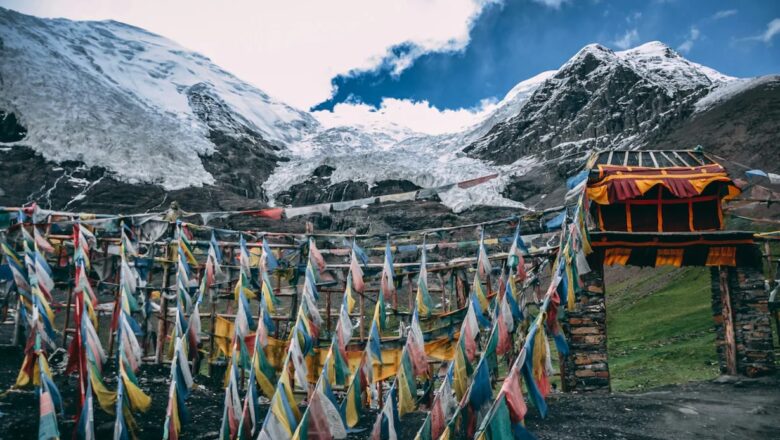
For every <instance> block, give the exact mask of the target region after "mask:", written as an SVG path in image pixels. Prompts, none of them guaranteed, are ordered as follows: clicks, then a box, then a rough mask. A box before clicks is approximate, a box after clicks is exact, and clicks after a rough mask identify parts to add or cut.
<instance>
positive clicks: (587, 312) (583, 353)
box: [561, 252, 611, 392]
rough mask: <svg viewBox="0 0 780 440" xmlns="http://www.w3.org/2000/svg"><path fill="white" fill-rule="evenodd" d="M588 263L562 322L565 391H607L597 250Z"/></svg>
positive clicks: (603, 308) (604, 315) (604, 309)
mask: <svg viewBox="0 0 780 440" xmlns="http://www.w3.org/2000/svg"><path fill="white" fill-rule="evenodd" d="M588 263H589V264H590V267H591V269H592V272H590V273H588V274H585V275H583V276H582V281H583V282H584V284H585V292H583V293H581V294H579V295H578V296H577V303H576V305H575V309H574V310H573V311H567V312H566V319H565V320H564V322H563V329H564V332H565V333H566V337H567V339H568V341H569V356H567V357H566V358H564V359H563V368H562V376H563V377H562V383H563V390H564V391H567V392H609V391H610V389H611V388H610V383H609V364H608V362H607V307H606V300H605V298H604V276H603V264H602V259H601V253H600V252H594V253H593V254H591V255H590V256H589V258H588ZM561 307H565V305H564V304H562V305H561Z"/></svg>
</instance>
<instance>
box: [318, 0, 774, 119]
mask: <svg viewBox="0 0 780 440" xmlns="http://www.w3.org/2000/svg"><path fill="white" fill-rule="evenodd" d="M556 3H557V2H551V4H553V6H549V5H548V4H544V2H534V1H530V0H516V1H507V2H506V3H505V4H503V5H501V4H496V5H489V6H487V7H486V9H485V10H484V11H483V12H482V14H481V15H480V17H479V18H478V19H477V20H475V21H474V23H473V27H472V29H471V40H470V42H469V44H468V45H467V46H466V48H465V49H464V50H463V51H459V52H434V53H427V54H424V55H422V56H420V57H419V58H417V59H416V60H415V61H414V64H413V65H412V66H411V67H409V68H407V69H406V70H403V71H402V72H401V73H400V74H398V73H397V72H394V71H393V63H392V62H386V63H384V64H383V65H382V66H380V67H379V68H378V69H375V70H372V71H364V72H352V73H349V74H346V75H340V76H337V77H336V78H334V79H333V85H334V86H336V93H335V95H334V96H333V97H332V98H331V99H328V100H326V101H324V102H322V103H320V104H318V105H316V106H315V109H318V110H325V109H327V110H331V109H333V107H334V105H335V104H337V103H340V102H362V103H366V104H369V105H372V106H379V105H380V104H381V103H382V100H383V98H399V99H410V100H414V101H421V100H425V101H428V102H429V103H430V104H431V105H433V106H435V107H437V108H439V109H456V108H471V107H475V106H478V105H479V103H480V102H481V101H482V100H484V99H486V98H497V99H500V98H501V97H502V96H503V95H504V94H505V93H506V92H507V91H508V90H510V89H511V88H512V86H514V85H515V84H516V83H517V82H518V81H520V80H522V79H525V78H528V77H530V76H533V75H535V74H537V73H539V72H541V71H544V70H550V69H556V68H558V67H559V66H560V65H561V64H562V63H564V62H565V61H566V60H567V59H568V58H570V57H571V56H572V55H573V54H574V53H576V52H577V51H578V50H579V49H580V48H582V46H584V45H586V44H588V43H593V42H596V43H600V44H603V45H605V46H607V47H610V48H612V49H615V50H619V49H624V48H626V47H633V46H635V45H638V44H641V43H643V42H647V41H652V40H660V41H662V42H664V43H666V44H667V45H669V46H671V47H672V48H675V49H677V50H678V51H679V52H680V53H682V54H683V55H684V56H685V57H687V58H689V59H690V60H692V61H696V62H698V63H701V64H704V65H707V66H710V67H713V68H715V69H716V70H719V71H721V72H723V73H725V74H728V75H732V76H740V77H742V76H756V75H765V74H770V73H780V33H777V35H774V34H773V33H772V31H771V30H769V31H768V28H767V27H768V25H769V23H770V21H771V20H772V19H775V18H777V17H780V1H777V0H775V1H722V0H721V1H711V0H696V1H683V0H678V1H669V0H667V1H607V0H603V1H570V2H563V3H561V4H560V5H558V6H557V7H556V6H555V4H556ZM778 26H780V25H778ZM404 51H409V45H400V46H397V47H395V48H394V52H395V53H396V54H397V53H403V52H404Z"/></svg>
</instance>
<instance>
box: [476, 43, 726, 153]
mask: <svg viewBox="0 0 780 440" xmlns="http://www.w3.org/2000/svg"><path fill="white" fill-rule="evenodd" d="M731 80H733V78H730V77H727V76H725V75H722V74H720V73H718V72H716V71H714V70H712V69H710V68H706V67H703V66H701V65H699V64H696V63H692V62H690V61H688V60H686V59H685V58H683V57H681V56H680V55H679V54H678V53H677V52H675V51H674V50H672V49H670V48H669V47H667V46H666V45H664V44H663V43H660V42H657V41H656V42H650V43H646V44H643V45H642V46H639V47H636V48H634V49H630V50H626V51H622V52H613V51H612V50H610V49H608V48H606V47H603V46H600V45H597V44H592V45H588V46H586V47H584V48H583V49H582V50H580V51H579V52H578V53H577V54H576V55H575V56H574V57H573V58H572V59H570V60H569V61H568V62H567V63H566V64H564V65H563V66H562V67H561V69H560V70H558V72H557V73H556V74H555V75H554V76H552V77H551V78H549V79H548V80H547V81H546V82H545V84H544V85H543V86H542V87H539V88H538V89H537V90H536V91H535V93H534V97H533V99H532V100H531V101H530V102H529V103H528V104H526V105H524V106H522V107H521V108H520V109H519V111H518V112H517V113H516V114H515V116H513V117H511V118H508V119H505V120H504V121H502V122H500V123H498V124H496V125H495V126H493V127H492V129H491V130H490V132H488V133H487V134H486V135H485V136H484V137H482V138H481V139H479V140H478V141H476V142H475V143H473V144H472V145H470V146H469V147H468V148H466V151H467V152H468V154H469V155H471V156H474V157H478V158H482V159H486V160H491V161H494V162H496V163H503V164H508V163H512V162H514V161H516V160H518V159H521V158H524V157H526V156H527V155H529V154H541V155H543V156H544V157H545V158H547V159H556V158H560V157H563V156H569V157H571V156H574V157H576V155H577V153H580V152H582V153H585V152H588V151H591V150H593V149H606V148H639V147H642V146H644V145H646V144H647V143H648V142H649V141H650V140H651V139H652V137H653V136H656V135H658V134H660V133H663V132H665V131H666V130H668V129H669V127H670V126H671V125H673V124H674V123H676V122H679V121H680V120H682V119H684V118H686V117H687V116H689V115H690V113H692V112H693V109H694V104H695V103H696V101H698V100H699V99H701V98H702V97H703V96H705V95H706V94H708V93H709V92H710V91H712V90H713V89H715V88H717V87H719V86H721V85H724V84H725V83H727V82H729V81H731Z"/></svg>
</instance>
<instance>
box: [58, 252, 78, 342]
mask: <svg viewBox="0 0 780 440" xmlns="http://www.w3.org/2000/svg"><path fill="white" fill-rule="evenodd" d="M63 250H65V243H62V244H60V259H62V251H63ZM70 266H71V270H70V280H69V281H68V308H67V309H65V327H64V328H65V329H66V330H67V329H68V326H69V325H70V306H71V304H73V279H74V278H75V277H76V274H75V270H76V269H75V266H74V265H70ZM67 342H68V332H67V331H64V332H62V346H63V347H67Z"/></svg>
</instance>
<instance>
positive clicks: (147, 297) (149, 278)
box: [143, 245, 154, 357]
mask: <svg viewBox="0 0 780 440" xmlns="http://www.w3.org/2000/svg"><path fill="white" fill-rule="evenodd" d="M149 259H150V261H151V263H150V264H149V271H148V272H147V273H146V285H147V286H148V285H149V283H150V282H151V281H152V271H153V270H154V245H151V246H149ZM144 287H146V286H144ZM143 295H144V300H145V301H146V304H150V306H149V310H150V311H151V301H152V292H151V290H150V289H144V293H143ZM149 315H150V313H147V314H146V316H145V317H144V341H143V342H144V346H143V350H144V353H143V354H144V357H146V355H147V353H148V352H149V340H150V337H149V336H150V333H151V331H150V330H151V329H150V328H149Z"/></svg>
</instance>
